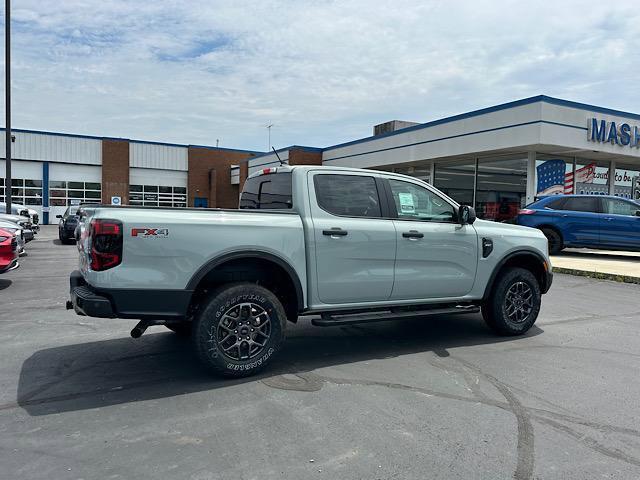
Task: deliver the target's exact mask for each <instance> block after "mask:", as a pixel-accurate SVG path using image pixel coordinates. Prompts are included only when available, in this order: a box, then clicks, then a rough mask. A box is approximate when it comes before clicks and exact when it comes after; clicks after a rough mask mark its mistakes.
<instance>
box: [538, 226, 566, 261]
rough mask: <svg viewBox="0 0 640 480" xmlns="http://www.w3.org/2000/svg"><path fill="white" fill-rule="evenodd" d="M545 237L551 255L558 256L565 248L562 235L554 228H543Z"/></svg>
mask: <svg viewBox="0 0 640 480" xmlns="http://www.w3.org/2000/svg"><path fill="white" fill-rule="evenodd" d="M541 230H542V233H544V236H545V237H547V242H548V243H549V255H557V254H558V253H560V252H561V251H562V249H563V248H564V242H563V240H562V235H560V234H559V233H558V232H557V231H556V230H554V229H553V228H541Z"/></svg>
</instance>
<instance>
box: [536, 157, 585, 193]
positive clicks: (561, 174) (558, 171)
mask: <svg viewBox="0 0 640 480" xmlns="http://www.w3.org/2000/svg"><path fill="white" fill-rule="evenodd" d="M565 169H566V164H565V162H564V160H560V159H557V160H547V161H546V162H544V163H543V164H542V165H538V167H537V170H538V195H557V194H561V193H565V194H569V193H573V186H574V184H575V183H593V179H594V178H595V175H596V164H595V163H590V164H589V165H585V166H584V167H581V168H579V169H577V170H576V173H575V177H574V174H573V172H569V173H565Z"/></svg>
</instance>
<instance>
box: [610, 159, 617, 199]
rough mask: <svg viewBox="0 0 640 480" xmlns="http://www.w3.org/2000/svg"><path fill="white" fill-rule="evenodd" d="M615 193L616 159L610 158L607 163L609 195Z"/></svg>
mask: <svg viewBox="0 0 640 480" xmlns="http://www.w3.org/2000/svg"><path fill="white" fill-rule="evenodd" d="M615 194H616V161H615V160H611V163H610V164H609V195H615Z"/></svg>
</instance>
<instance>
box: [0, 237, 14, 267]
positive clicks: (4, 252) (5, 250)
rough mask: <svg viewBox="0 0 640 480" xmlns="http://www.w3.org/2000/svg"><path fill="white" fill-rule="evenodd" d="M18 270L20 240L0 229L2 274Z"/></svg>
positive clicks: (0, 264)
mask: <svg viewBox="0 0 640 480" xmlns="http://www.w3.org/2000/svg"><path fill="white" fill-rule="evenodd" d="M14 268H18V240H17V239H16V236H15V235H14V234H13V233H11V232H8V231H7V230H3V229H1V228H0V273H5V272H8V271H9V270H13V269H14Z"/></svg>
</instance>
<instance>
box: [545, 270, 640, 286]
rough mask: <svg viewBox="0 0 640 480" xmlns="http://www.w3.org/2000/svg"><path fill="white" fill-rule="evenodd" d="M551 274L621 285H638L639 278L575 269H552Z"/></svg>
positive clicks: (639, 282) (639, 283)
mask: <svg viewBox="0 0 640 480" xmlns="http://www.w3.org/2000/svg"><path fill="white" fill-rule="evenodd" d="M553 273H564V274H567V275H576V276H578V277H589V278H596V279H598V280H613V281H614V282H621V283H634V284H637V285H640V277H634V276H631V275H620V274H617V273H605V272H596V271H590V270H578V269H576V268H565V267H553Z"/></svg>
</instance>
